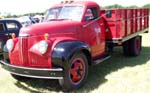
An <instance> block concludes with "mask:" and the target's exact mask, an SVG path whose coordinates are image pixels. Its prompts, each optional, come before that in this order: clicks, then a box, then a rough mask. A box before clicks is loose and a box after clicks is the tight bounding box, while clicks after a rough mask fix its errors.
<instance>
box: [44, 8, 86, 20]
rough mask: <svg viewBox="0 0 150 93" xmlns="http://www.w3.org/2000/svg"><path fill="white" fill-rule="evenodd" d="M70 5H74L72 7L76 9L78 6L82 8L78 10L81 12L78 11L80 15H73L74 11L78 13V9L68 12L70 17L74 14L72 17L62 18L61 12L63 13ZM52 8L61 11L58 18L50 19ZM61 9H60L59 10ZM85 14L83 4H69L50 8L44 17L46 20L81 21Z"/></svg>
mask: <svg viewBox="0 0 150 93" xmlns="http://www.w3.org/2000/svg"><path fill="white" fill-rule="evenodd" d="M68 7H72V8H74V9H76V8H80V9H78V10H77V11H78V12H80V13H78V14H79V16H78V17H76V16H77V15H75V14H74V15H72V13H76V12H77V11H71V12H67V13H68V14H70V17H71V16H72V18H69V17H68V18H65V17H66V16H64V18H63V17H62V18H60V17H59V16H60V14H62V13H63V12H62V11H63V9H65V8H68ZM52 9H58V12H59V15H58V17H56V18H51V19H52V20H51V19H48V17H49V15H50V11H52ZM59 9H60V10H59ZM54 11H55V10H54ZM83 14H84V7H83V6H81V5H78V6H76V5H74V6H69V5H67V6H58V7H52V8H50V9H48V10H47V11H46V12H45V17H44V20H45V21H55V20H73V21H81V20H82V17H83ZM64 15H66V14H65V13H64Z"/></svg>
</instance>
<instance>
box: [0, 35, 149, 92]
mask: <svg viewBox="0 0 150 93" xmlns="http://www.w3.org/2000/svg"><path fill="white" fill-rule="evenodd" d="M142 36H143V41H142V51H141V54H140V56H138V57H125V56H124V55H123V53H122V48H116V49H115V50H114V53H113V56H112V57H111V58H110V59H109V60H107V61H105V62H103V63H101V64H99V65H95V66H92V67H90V68H89V75H88V78H87V81H86V83H85V85H84V86H83V87H82V88H80V89H78V90H74V91H70V92H72V93H89V92H90V93H150V33H149V34H143V35H142ZM43 92H44V93H55V92H62V91H61V87H60V86H59V85H58V82H57V80H43V79H27V80H23V81H16V80H15V79H13V78H12V77H11V76H10V74H9V73H8V72H7V71H5V70H3V69H2V68H1V67H0V93H43Z"/></svg>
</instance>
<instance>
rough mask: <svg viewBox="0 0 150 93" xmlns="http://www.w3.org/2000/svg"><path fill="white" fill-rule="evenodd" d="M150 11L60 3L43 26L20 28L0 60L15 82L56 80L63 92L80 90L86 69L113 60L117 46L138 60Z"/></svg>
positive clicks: (78, 2)
mask: <svg viewBox="0 0 150 93" xmlns="http://www.w3.org/2000/svg"><path fill="white" fill-rule="evenodd" d="M148 24H149V9H143V8H141V9H110V10H102V9H101V8H100V6H99V5H98V4H97V3H95V2H92V1H76V2H72V1H70V2H62V3H60V4H57V5H54V6H52V7H51V8H50V9H48V10H47V12H46V15H45V19H44V21H43V22H42V23H38V24H34V25H31V26H29V27H26V28H22V29H21V30H20V33H19V37H17V38H16V37H15V35H14V34H13V35H12V39H9V40H8V41H7V44H6V47H7V49H8V52H9V59H6V60H5V61H0V63H1V64H2V67H3V68H4V69H6V70H7V71H9V72H10V73H11V75H12V76H13V77H14V78H17V79H19V78H23V77H33V78H43V79H58V80H59V83H60V85H61V86H62V88H63V89H66V90H71V89H77V88H79V87H81V86H82V85H83V84H84V82H85V80H86V77H87V74H88V67H89V66H91V65H92V64H98V63H100V62H103V61H104V60H106V59H108V58H110V56H111V52H112V50H113V47H115V46H122V47H123V52H124V54H125V55H126V56H138V55H139V54H140V51H141V42H142V36H140V35H139V34H141V33H146V32H148Z"/></svg>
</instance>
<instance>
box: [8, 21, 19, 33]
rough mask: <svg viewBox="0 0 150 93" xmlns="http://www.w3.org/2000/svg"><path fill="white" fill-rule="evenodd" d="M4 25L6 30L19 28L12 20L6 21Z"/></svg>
mask: <svg viewBox="0 0 150 93" xmlns="http://www.w3.org/2000/svg"><path fill="white" fill-rule="evenodd" d="M6 26H7V29H8V30H10V31H11V30H19V27H18V25H17V24H16V23H14V22H9V23H6Z"/></svg>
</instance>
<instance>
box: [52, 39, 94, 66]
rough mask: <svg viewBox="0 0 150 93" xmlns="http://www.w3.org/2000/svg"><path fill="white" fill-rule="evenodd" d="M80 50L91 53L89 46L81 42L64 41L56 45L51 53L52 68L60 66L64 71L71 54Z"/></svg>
mask: <svg viewBox="0 0 150 93" xmlns="http://www.w3.org/2000/svg"><path fill="white" fill-rule="evenodd" d="M82 50H84V51H87V52H88V53H89V54H90V53H91V50H90V46H89V45H88V44H86V43H84V42H81V41H65V42H60V43H58V44H57V45H56V46H55V47H54V49H53V52H52V64H53V66H60V67H63V68H64V69H65V68H66V67H67V66H68V62H69V60H70V59H71V57H72V56H73V54H75V53H77V52H79V51H82Z"/></svg>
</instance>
